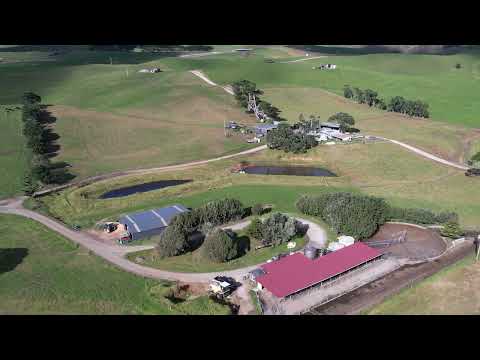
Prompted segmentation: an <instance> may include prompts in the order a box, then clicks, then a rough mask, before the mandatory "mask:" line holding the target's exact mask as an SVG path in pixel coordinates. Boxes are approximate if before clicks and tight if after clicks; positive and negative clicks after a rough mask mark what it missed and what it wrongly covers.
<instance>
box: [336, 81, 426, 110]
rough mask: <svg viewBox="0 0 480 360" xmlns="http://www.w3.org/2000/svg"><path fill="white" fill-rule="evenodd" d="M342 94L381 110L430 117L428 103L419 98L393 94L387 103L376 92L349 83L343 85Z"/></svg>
mask: <svg viewBox="0 0 480 360" xmlns="http://www.w3.org/2000/svg"><path fill="white" fill-rule="evenodd" d="M343 95H344V96H345V97H346V98H347V99H352V100H354V101H356V102H358V103H360V104H367V105H368V106H374V107H377V108H379V109H382V110H387V111H392V112H398V113H401V114H406V115H409V116H417V117H424V118H428V117H430V113H429V111H428V107H429V106H428V104H427V103H426V102H424V101H421V100H407V99H405V98H403V97H402V96H395V97H393V98H391V99H390V102H389V103H387V102H386V101H385V100H384V99H382V98H379V97H378V93H377V92H376V91H374V90H372V89H365V90H362V89H359V88H357V87H354V88H351V87H350V86H349V85H345V86H344V87H343Z"/></svg>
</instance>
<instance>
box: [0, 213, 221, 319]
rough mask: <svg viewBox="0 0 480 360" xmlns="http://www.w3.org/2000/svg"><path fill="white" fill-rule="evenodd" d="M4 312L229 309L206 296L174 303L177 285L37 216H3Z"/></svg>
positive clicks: (0, 297) (0, 292) (0, 310)
mask: <svg viewBox="0 0 480 360" xmlns="http://www.w3.org/2000/svg"><path fill="white" fill-rule="evenodd" d="M0 230H1V232H2V233H3V234H6V233H8V236H2V237H1V239H0V259H1V261H0V314H89V315H90V314H99V315H100V314H212V315H213V314H229V313H230V310H229V309H228V307H226V306H223V305H219V304H217V303H214V302H213V301H211V300H209V299H208V298H207V297H205V296H202V297H198V298H196V299H192V300H187V301H185V302H182V303H179V304H173V303H172V302H170V301H169V300H167V299H166V298H165V297H164V296H162V294H164V293H165V291H164V290H166V289H168V288H169V287H170V286H171V284H170V283H168V282H165V281H154V280H149V279H144V278H141V277H138V276H135V275H132V274H129V273H127V272H124V271H122V270H119V269H118V268H116V267H114V266H113V265H110V264H108V263H106V262H105V261H103V260H102V259H100V258H98V257H97V256H95V255H92V254H91V253H90V252H89V251H87V250H85V249H84V248H81V247H78V246H77V245H75V244H73V243H71V242H70V241H68V240H66V239H65V238H63V237H62V236H60V235H57V234H56V233H54V232H52V231H51V230H49V229H47V228H46V227H44V226H43V225H41V224H38V223H36V222H35V221H33V220H29V219H23V218H21V217H18V216H14V215H1V216H0Z"/></svg>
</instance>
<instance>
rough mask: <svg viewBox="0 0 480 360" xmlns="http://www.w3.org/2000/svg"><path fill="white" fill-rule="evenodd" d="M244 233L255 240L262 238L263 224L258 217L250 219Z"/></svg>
mask: <svg viewBox="0 0 480 360" xmlns="http://www.w3.org/2000/svg"><path fill="white" fill-rule="evenodd" d="M245 233H246V234H247V235H248V236H249V237H251V238H254V239H256V240H262V238H263V224H262V221H261V220H260V219H259V218H255V219H253V220H252V222H251V223H250V225H248V227H247V229H246V230H245Z"/></svg>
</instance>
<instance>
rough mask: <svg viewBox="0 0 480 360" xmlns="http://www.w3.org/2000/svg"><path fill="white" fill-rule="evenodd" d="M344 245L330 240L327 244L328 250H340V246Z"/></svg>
mask: <svg viewBox="0 0 480 360" xmlns="http://www.w3.org/2000/svg"><path fill="white" fill-rule="evenodd" d="M344 247H345V245H343V244H341V243H339V242H337V241H334V242H331V243H330V244H329V245H328V248H327V249H328V250H330V251H336V250H340V249H342V248H344Z"/></svg>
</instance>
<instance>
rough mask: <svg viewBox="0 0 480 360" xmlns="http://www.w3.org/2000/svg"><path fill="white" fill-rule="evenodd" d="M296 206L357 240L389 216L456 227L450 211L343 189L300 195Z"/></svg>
mask: <svg viewBox="0 0 480 360" xmlns="http://www.w3.org/2000/svg"><path fill="white" fill-rule="evenodd" d="M296 207H297V209H298V210H299V211H300V212H302V213H303V214H307V215H311V216H318V217H320V218H322V219H323V220H324V221H325V222H327V223H328V224H329V225H330V226H332V228H333V229H334V230H335V231H337V232H338V233H342V234H346V235H350V236H353V237H354V238H356V239H360V240H361V239H367V238H369V237H370V236H372V235H373V234H374V233H375V232H376V231H377V230H378V227H379V226H380V225H382V224H384V223H385V221H389V220H396V221H405V222H409V223H414V224H450V225H448V227H447V230H446V231H451V232H452V233H454V230H455V229H457V230H458V228H459V226H458V215H457V214H456V213H454V212H441V213H438V214H435V213H434V212H432V211H430V210H426V209H405V208H399V207H393V206H389V205H388V204H387V203H386V202H385V200H384V199H381V198H377V197H373V196H368V195H357V194H351V193H345V192H338V193H326V194H321V195H318V196H309V195H304V196H302V197H301V198H300V199H298V201H297V202H296ZM452 224H456V225H452ZM448 229H450V230H448ZM452 229H453V230H452Z"/></svg>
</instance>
